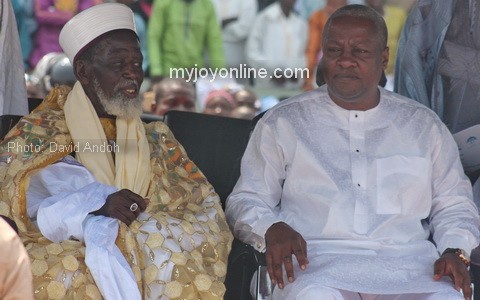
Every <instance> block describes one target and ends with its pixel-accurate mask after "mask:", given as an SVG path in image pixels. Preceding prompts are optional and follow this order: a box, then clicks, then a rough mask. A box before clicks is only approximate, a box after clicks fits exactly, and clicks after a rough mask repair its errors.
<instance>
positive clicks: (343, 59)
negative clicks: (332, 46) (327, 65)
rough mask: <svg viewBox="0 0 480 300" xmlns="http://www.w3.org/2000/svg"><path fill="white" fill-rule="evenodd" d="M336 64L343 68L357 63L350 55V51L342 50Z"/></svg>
mask: <svg viewBox="0 0 480 300" xmlns="http://www.w3.org/2000/svg"><path fill="white" fill-rule="evenodd" d="M337 61H338V64H339V65H340V66H341V67H343V68H350V67H352V66H355V65H356V64H357V61H356V60H355V57H354V56H353V55H352V52H351V51H342V53H341V54H340V56H339V57H338V60H337Z"/></svg>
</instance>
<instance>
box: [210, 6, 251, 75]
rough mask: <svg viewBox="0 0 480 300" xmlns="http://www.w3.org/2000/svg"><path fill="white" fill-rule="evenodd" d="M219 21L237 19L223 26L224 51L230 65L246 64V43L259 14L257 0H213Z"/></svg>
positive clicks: (236, 66) (237, 66) (235, 66)
mask: <svg viewBox="0 0 480 300" xmlns="http://www.w3.org/2000/svg"><path fill="white" fill-rule="evenodd" d="M212 3H213V6H214V7H215V12H216V13H217V18H218V20H219V22H221V21H222V20H225V19H229V18H237V20H235V21H233V22H231V23H229V24H228V25H227V26H225V28H222V40H223V52H224V53H225V60H226V62H227V66H228V67H233V68H239V66H240V64H246V63H247V60H246V58H245V43H246V41H247V37H248V34H249V33H250V31H251V30H252V25H253V22H254V21H255V16H256V15H257V10H258V5H257V0H212Z"/></svg>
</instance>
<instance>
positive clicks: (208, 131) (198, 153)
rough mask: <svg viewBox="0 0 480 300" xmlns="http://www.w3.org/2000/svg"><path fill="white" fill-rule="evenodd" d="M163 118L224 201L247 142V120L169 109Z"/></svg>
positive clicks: (236, 173)
mask: <svg viewBox="0 0 480 300" xmlns="http://www.w3.org/2000/svg"><path fill="white" fill-rule="evenodd" d="M164 122H165V123H166V124H167V125H168V127H169V128H170V130H171V131H172V132H173V134H174V135H175V138H176V139H177V140H178V141H179V142H180V144H182V146H183V147H184V148H185V150H186V151H187V154H188V156H189V157H190V159H191V160H192V161H193V162H194V163H195V164H196V165H197V166H198V167H199V168H200V170H202V172H203V174H205V176H206V177H207V179H208V181H209V182H210V183H211V184H212V185H213V187H214V188H215V190H216V192H217V193H218V195H219V196H220V199H221V200H222V205H225V200H226V198H227V197H228V195H229V194H230V193H231V191H232V189H233V187H234V186H235V183H236V182H237V180H238V177H239V175H240V160H241V158H242V156H243V152H244V151H245V147H246V146H247V143H248V136H249V133H250V124H251V121H249V120H242V119H234V118H227V117H219V116H212V115H206V114H201V113H194V112H185V111H169V112H167V113H166V114H165V117H164Z"/></svg>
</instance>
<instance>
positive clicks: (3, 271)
mask: <svg viewBox="0 0 480 300" xmlns="http://www.w3.org/2000/svg"><path fill="white" fill-rule="evenodd" d="M0 299H2V300H33V287H32V270H31V268H30V260H29V258H28V254H27V251H25V247H24V246H23V244H22V240H20V238H19V237H18V235H17V233H16V232H15V231H14V230H13V228H12V227H11V226H10V225H9V224H8V223H7V222H6V221H5V220H4V219H3V218H0Z"/></svg>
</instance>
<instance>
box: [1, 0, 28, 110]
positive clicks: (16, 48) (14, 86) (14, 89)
mask: <svg viewBox="0 0 480 300" xmlns="http://www.w3.org/2000/svg"><path fill="white" fill-rule="evenodd" d="M27 113H28V102H27V89H26V85H25V69H24V64H23V61H22V50H21V49H20V42H19V39H18V29H17V23H16V22H15V14H14V12H13V8H12V5H11V2H10V0H0V116H2V115H8V114H13V115H25V114H27Z"/></svg>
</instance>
